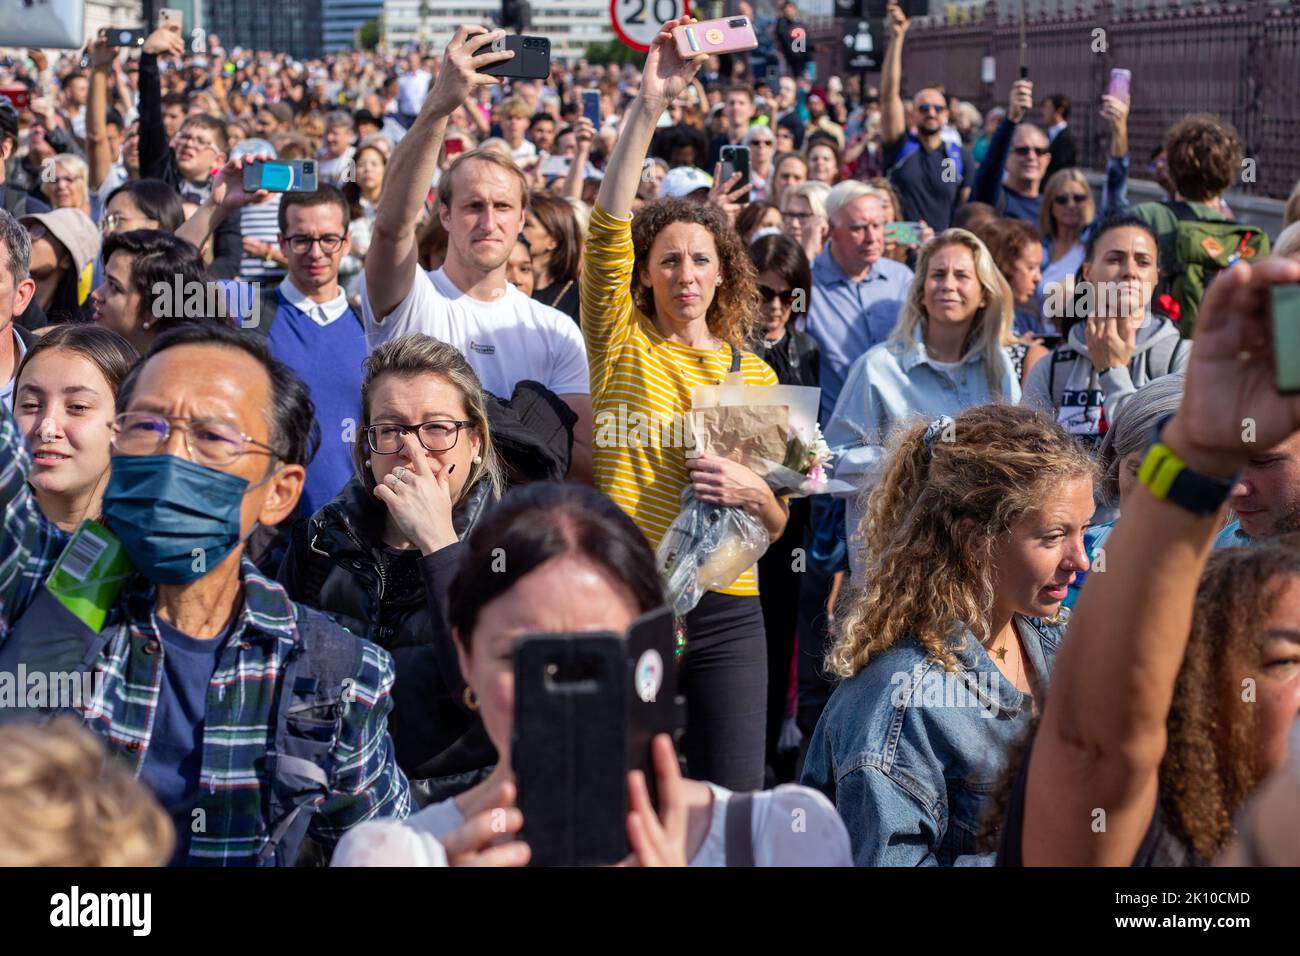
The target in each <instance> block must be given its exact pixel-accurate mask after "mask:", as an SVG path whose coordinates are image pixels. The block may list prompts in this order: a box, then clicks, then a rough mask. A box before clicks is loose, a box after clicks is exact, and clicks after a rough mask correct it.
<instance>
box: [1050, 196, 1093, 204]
mask: <svg viewBox="0 0 1300 956" xmlns="http://www.w3.org/2000/svg"><path fill="white" fill-rule="evenodd" d="M1091 198H1092V197H1091V196H1089V195H1087V194H1086V193H1058V194H1057V196H1056V198H1055V199H1053V200H1052V202H1054V203H1055V204H1056V205H1058V206H1064V205H1066V204H1067V203H1074V204H1075V205H1076V206H1082V205H1083V204H1084V203H1086V202H1087V201H1088V200H1089V199H1091Z"/></svg>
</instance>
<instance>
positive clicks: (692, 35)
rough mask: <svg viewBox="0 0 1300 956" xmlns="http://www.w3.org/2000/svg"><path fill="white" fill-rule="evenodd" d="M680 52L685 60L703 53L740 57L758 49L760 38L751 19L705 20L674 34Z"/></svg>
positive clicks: (680, 28)
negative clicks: (738, 55)
mask: <svg viewBox="0 0 1300 956" xmlns="http://www.w3.org/2000/svg"><path fill="white" fill-rule="evenodd" d="M673 39H674V40H675V41H676V42H677V52H678V53H680V54H681V55H682V57H683V59H688V60H689V59H690V58H691V57H694V56H697V55H698V54H700V53H739V52H741V51H744V50H754V49H757V48H758V37H757V36H756V35H755V33H754V25H753V24H752V23H750V22H749V17H724V18H723V19H721V20H705V21H704V22H703V23H692V24H690V25H689V26H684V27H677V28H676V29H674V30H673Z"/></svg>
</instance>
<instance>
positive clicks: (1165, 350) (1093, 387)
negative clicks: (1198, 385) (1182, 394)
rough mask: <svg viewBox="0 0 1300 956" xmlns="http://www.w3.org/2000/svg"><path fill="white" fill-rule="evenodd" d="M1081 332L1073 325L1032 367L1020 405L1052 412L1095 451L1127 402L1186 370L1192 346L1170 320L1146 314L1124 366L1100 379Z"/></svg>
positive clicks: (1081, 326)
mask: <svg viewBox="0 0 1300 956" xmlns="http://www.w3.org/2000/svg"><path fill="white" fill-rule="evenodd" d="M1083 331H1084V323H1082V322H1080V323H1078V324H1077V325H1075V326H1074V328H1072V329H1070V334H1069V336H1068V337H1067V338H1066V341H1064V342H1062V343H1061V344H1060V345H1058V346H1057V347H1056V348H1055V349H1053V350H1052V353H1051V354H1050V355H1045V356H1043V358H1042V359H1041V360H1040V361H1039V362H1038V364H1037V365H1035V366H1034V368H1033V371H1031V372H1030V373H1029V380H1028V381H1027V382H1026V383H1025V389H1024V396H1023V398H1022V399H1021V401H1022V403H1024V404H1026V405H1036V406H1038V407H1039V408H1042V409H1045V410H1047V411H1050V412H1052V413H1053V414H1054V415H1055V416H1056V419H1057V421H1059V422H1060V423H1061V424H1062V425H1063V426H1064V427H1065V429H1066V431H1068V432H1069V433H1070V434H1072V435H1074V436H1075V437H1077V438H1078V439H1079V440H1080V441H1083V442H1085V443H1087V444H1089V445H1093V446H1096V445H1098V444H1100V442H1101V437H1102V435H1103V434H1105V431H1106V428H1107V427H1108V424H1109V423H1111V422H1114V421H1115V416H1116V415H1118V414H1119V410H1120V409H1121V408H1123V407H1124V403H1125V402H1127V401H1128V400H1129V396H1131V395H1132V394H1133V393H1134V392H1136V391H1137V390H1138V389H1139V388H1141V387H1142V386H1143V385H1146V384H1147V383H1148V382H1150V381H1151V380H1152V379H1154V378H1159V377H1160V376H1162V375H1168V374H1169V373H1171V372H1181V371H1182V370H1183V369H1184V368H1186V367H1187V360H1188V359H1189V358H1190V357H1191V354H1192V343H1191V340H1190V339H1183V338H1181V337H1180V336H1179V334H1178V327H1177V326H1175V325H1174V324H1173V323H1172V322H1170V321H1169V320H1168V319H1166V318H1162V317H1159V316H1156V315H1152V314H1151V313H1150V312H1148V313H1147V317H1146V321H1144V322H1143V323H1142V325H1141V327H1140V328H1139V329H1138V333H1137V351H1136V352H1134V353H1133V358H1132V359H1131V360H1129V363H1128V366H1127V367H1126V368H1112V369H1107V370H1106V371H1105V372H1102V373H1100V374H1098V372H1097V369H1095V368H1094V367H1093V364H1092V357H1091V356H1090V355H1089V353H1088V346H1087V344H1086V342H1085V340H1084V334H1083Z"/></svg>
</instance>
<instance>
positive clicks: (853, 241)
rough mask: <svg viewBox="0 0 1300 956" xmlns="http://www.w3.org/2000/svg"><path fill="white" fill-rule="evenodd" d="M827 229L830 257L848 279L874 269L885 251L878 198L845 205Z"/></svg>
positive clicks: (873, 197)
mask: <svg viewBox="0 0 1300 956" xmlns="http://www.w3.org/2000/svg"><path fill="white" fill-rule="evenodd" d="M830 226H831V235H830V242H831V250H832V254H833V255H834V256H835V260H836V261H837V262H838V263H839V264H840V268H842V269H844V270H845V272H847V273H849V274H850V275H857V274H858V273H860V272H862V271H864V270H866V269H868V268H870V267H871V266H873V265H875V263H876V261H877V260H878V259H879V258H880V257H881V255H882V254H883V253H884V251H885V207H884V206H883V205H882V204H881V202H880V197H878V196H875V195H871V196H862V197H860V198H858V199H855V200H853V201H852V202H850V203H846V204H845V205H844V206H842V207H841V208H840V209H839V211H838V212H837V213H836V215H835V216H834V218H833V219H832V220H831V224H830Z"/></svg>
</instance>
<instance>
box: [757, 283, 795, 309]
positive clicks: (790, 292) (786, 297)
mask: <svg viewBox="0 0 1300 956" xmlns="http://www.w3.org/2000/svg"><path fill="white" fill-rule="evenodd" d="M758 294H759V295H761V296H762V297H763V301H764V302H771V301H772V300H773V299H780V300H781V304H782V305H790V304H791V303H793V302H794V289H786V290H785V291H783V292H778V291H777V290H776V289H773V288H772V287H771V286H766V285H761V286H759V287H758Z"/></svg>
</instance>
